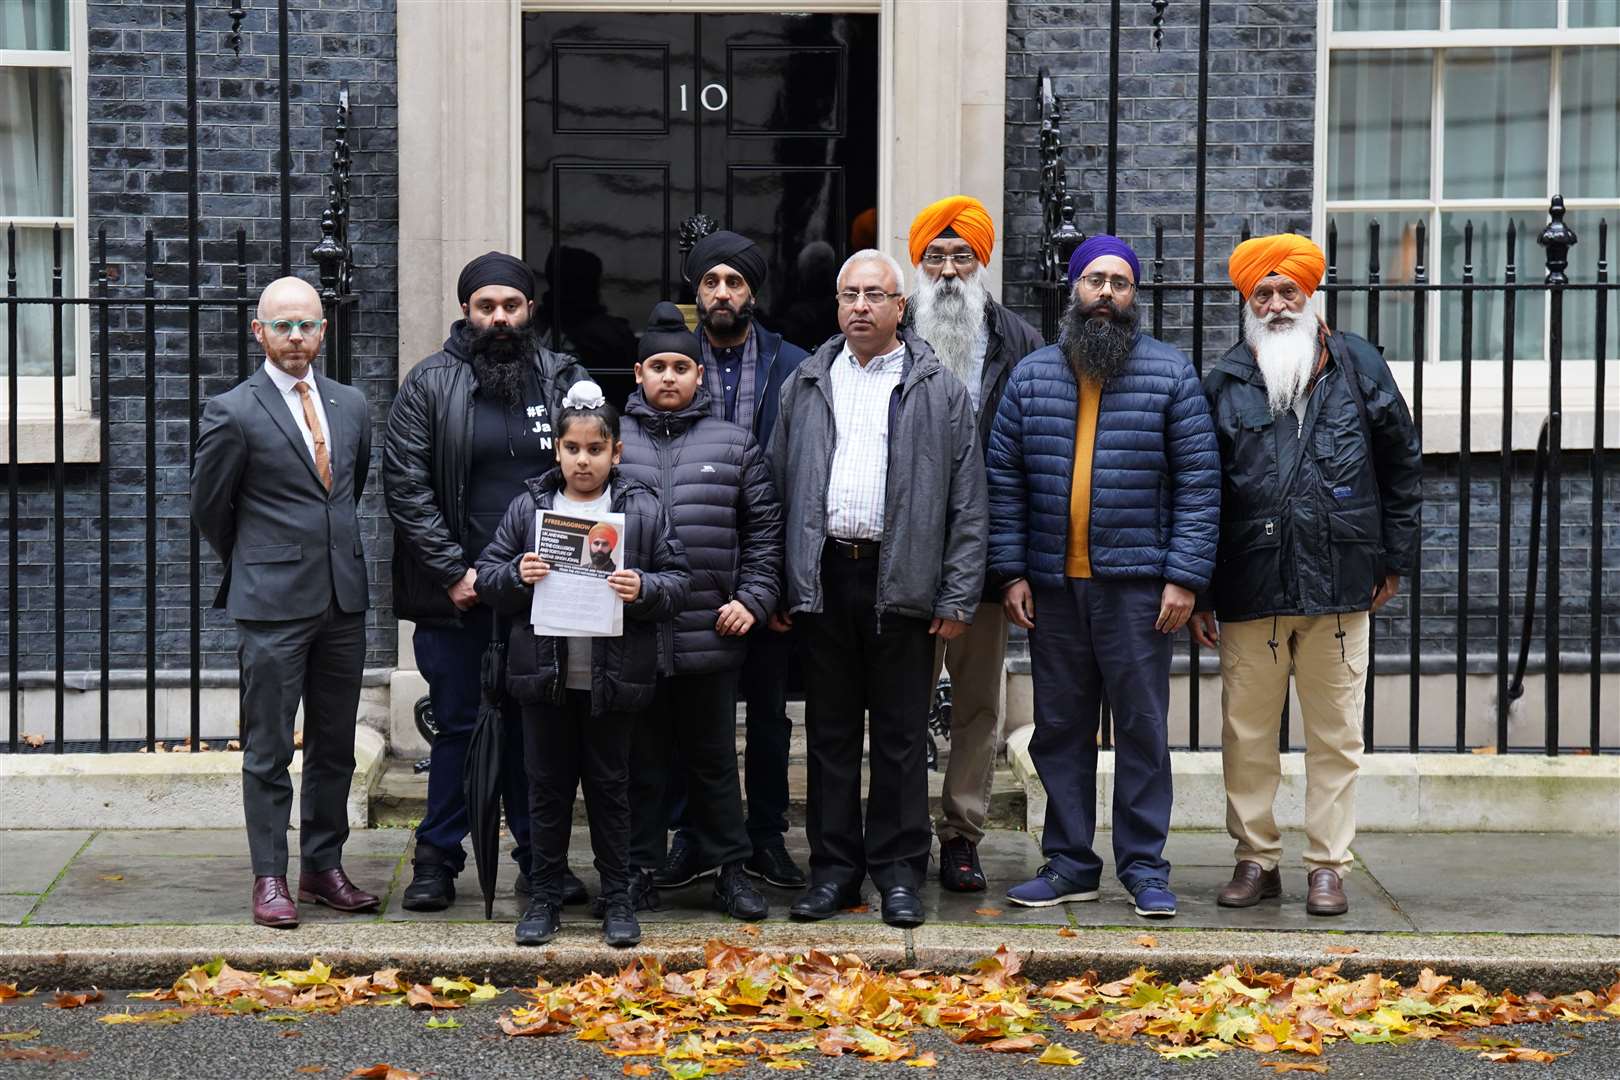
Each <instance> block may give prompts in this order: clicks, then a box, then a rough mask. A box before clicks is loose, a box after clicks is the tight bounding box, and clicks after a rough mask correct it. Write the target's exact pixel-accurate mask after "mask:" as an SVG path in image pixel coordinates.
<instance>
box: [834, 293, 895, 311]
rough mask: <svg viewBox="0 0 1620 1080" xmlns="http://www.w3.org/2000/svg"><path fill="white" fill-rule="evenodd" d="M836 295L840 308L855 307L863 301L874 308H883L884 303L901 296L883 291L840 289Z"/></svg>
mask: <svg viewBox="0 0 1620 1080" xmlns="http://www.w3.org/2000/svg"><path fill="white" fill-rule="evenodd" d="M835 295H836V296H837V297H838V306H839V307H854V306H855V305H856V304H858V303H860V302H861V301H862V300H865V301H866V302H867V304H869V305H870V306H872V307H882V306H883V303H884V301H886V300H894V299H897V298H898V297H899V296H900V295H901V294H900V293H897V292H884V291H883V290H882V289H840V290H838V292H837V293H836V294H835Z"/></svg>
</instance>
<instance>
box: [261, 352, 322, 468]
mask: <svg viewBox="0 0 1620 1080" xmlns="http://www.w3.org/2000/svg"><path fill="white" fill-rule="evenodd" d="M264 371H265V374H266V375H269V376H270V381H271V382H273V383H275V384H276V389H277V390H279V391H281V400H282V401H284V402H285V403H286V405H287V411H288V412H290V413H292V418H293V423H294V424H295V425H297V427H298V430H299V432H300V433H301V434H302V435H303V436H304V449H306V450H308V451H309V460H310V461H312V462H313V461H314V460H315V433H314V432H313V431H311V430H309V424H307V423H306V422H305V421H304V399H303V398H302V397H300V396H299V393H298V391H297V390H296V389H295V387H296V386H297V385H298V383H300V382H303V383H307V384H308V385H309V400H310V401H312V402H314V403H315V419H317V420H319V421H320V423H321V438H323V439H325V440H326V458H327V460H328V461H334V460H336V459H335V457H334V455H333V454H332V425H331V424H329V423H328V422H327V420H326V405H325V403H324V402H322V401H321V388H320V384H319V383H317V382H316V381H315V369H314V368H313V367H311V368H310V369H309V373H308V374H306V375H305V376H304V377H303V378H302V379H295V378H293V377H292V376H291V375H289V374H287V373H286V372H285V371H282V370H281V369H280V368H278V367H276V365H274V364H272V363H271V362H270V358H269V357H268V356H267V357H265V359H264Z"/></svg>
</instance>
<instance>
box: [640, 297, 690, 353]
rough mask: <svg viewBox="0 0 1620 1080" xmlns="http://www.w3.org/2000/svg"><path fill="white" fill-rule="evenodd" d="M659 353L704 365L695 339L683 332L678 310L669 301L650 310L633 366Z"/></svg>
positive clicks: (684, 322)
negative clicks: (674, 355)
mask: <svg viewBox="0 0 1620 1080" xmlns="http://www.w3.org/2000/svg"><path fill="white" fill-rule="evenodd" d="M659 353H679V354H680V355H682V356H686V357H690V358H691V359H692V360H694V361H696V362H697V363H699V364H701V363H703V347H702V346H701V345H699V344H698V339H697V335H695V334H693V333H692V331H690V330H688V329H687V328H686V319H685V318H683V317H682V316H681V309H680V308H678V307H676V306H675V305H674V304H672V303H670V302H669V301H668V300H661V301H659V302H658V303H657V304H656V305H655V306H654V307H653V309H652V315H651V316H650V317H649V318H648V319H647V329H646V331H645V332H643V333H642V335H641V345H640V347H639V348H637V350H636V363H638V364H639V363H641V361H643V360H645V359H647V358H648V357H650V356H657V355H658V354H659Z"/></svg>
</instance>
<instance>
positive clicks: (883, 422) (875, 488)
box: [827, 342, 906, 540]
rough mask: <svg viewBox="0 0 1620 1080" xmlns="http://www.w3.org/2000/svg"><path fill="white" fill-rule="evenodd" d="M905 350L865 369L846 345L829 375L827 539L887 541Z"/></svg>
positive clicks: (898, 351) (883, 357) (900, 348)
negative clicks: (887, 498)
mask: <svg viewBox="0 0 1620 1080" xmlns="http://www.w3.org/2000/svg"><path fill="white" fill-rule="evenodd" d="M905 359H906V347H905V345H903V344H902V345H901V346H900V347H899V348H898V349H896V350H894V351H893V352H891V353H884V354H883V355H882V356H874V357H873V358H872V359H871V361H869V362H868V363H867V364H866V366H865V367H862V366H861V362H860V361H859V360H856V359H855V354H854V353H852V352H850V351H849V345H848V343H847V342H846V343H845V345H844V348H843V349H842V351H840V352H839V354H838V357H837V359H835V360H834V361H833V362H832V367H831V368H830V369H829V370H828V377H829V378H830V379H831V380H832V400H833V430H834V431H835V432H836V434H837V439H838V442H837V444H836V445H835V446H834V447H833V459H832V472H831V473H830V474H829V476H828V477H827V535H828V536H832V537H836V538H838V539H840V540H877V539H879V538H881V537H882V536H883V499H884V495H885V493H886V492H887V490H888V486H889V397H890V395H891V394H893V392H894V388H895V387H897V386H899V385H900V374H901V369H902V367H903V366H904V364H905Z"/></svg>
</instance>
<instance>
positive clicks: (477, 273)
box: [456, 251, 534, 304]
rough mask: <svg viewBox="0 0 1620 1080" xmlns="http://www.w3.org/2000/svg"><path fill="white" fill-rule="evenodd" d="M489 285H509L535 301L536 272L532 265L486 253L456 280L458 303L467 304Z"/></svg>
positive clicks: (467, 266)
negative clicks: (530, 266)
mask: <svg viewBox="0 0 1620 1080" xmlns="http://www.w3.org/2000/svg"><path fill="white" fill-rule="evenodd" d="M485 285H509V286H511V287H512V288H514V289H516V290H518V291H519V292H521V293H522V294H523V295H524V296H527V297H528V298H529V299H530V300H533V299H534V271H532V270H530V269H529V264H528V263H526V262H524V261H523V260H522V259H519V258H516V257H515V256H512V255H505V254H502V253H501V252H499V251H489V252H485V253H484V254H482V255H480V256H478V258H476V259H474V260H473V261H472V262H470V263H468V264H467V265H466V266H464V267H462V268H461V276H460V277H459V278H457V279H456V302H457V303H460V304H465V303H466V302H467V301H468V300H470V299H472V294H473V293H475V292H477V291H478V290H479V289H482V288H483V287H484V286H485Z"/></svg>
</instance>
